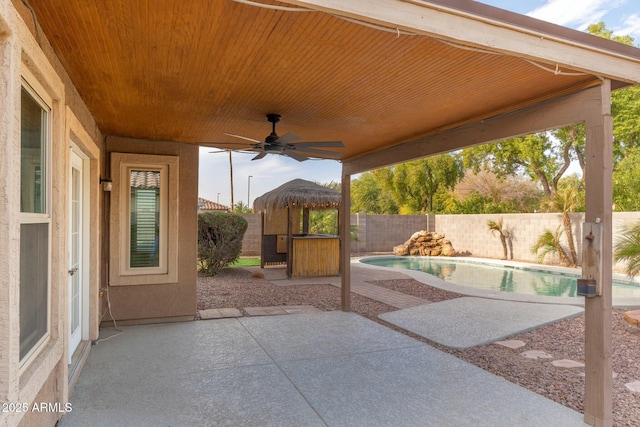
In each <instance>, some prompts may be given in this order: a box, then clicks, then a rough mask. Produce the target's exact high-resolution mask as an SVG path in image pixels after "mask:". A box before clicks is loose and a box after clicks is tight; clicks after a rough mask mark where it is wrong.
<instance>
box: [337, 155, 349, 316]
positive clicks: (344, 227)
mask: <svg viewBox="0 0 640 427" xmlns="http://www.w3.org/2000/svg"><path fill="white" fill-rule="evenodd" d="M341 190H342V200H341V201H340V209H339V211H338V217H339V219H340V220H339V223H340V224H339V226H340V273H341V276H340V277H341V287H340V289H341V292H340V307H341V309H342V311H351V215H350V211H351V175H348V174H347V173H345V169H344V166H343V167H342V184H341Z"/></svg>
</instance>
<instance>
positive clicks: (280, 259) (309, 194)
mask: <svg viewBox="0 0 640 427" xmlns="http://www.w3.org/2000/svg"><path fill="white" fill-rule="evenodd" d="M341 199H342V195H341V193H340V191H338V190H334V189H332V188H328V187H325V186H322V185H318V184H316V183H314V182H311V181H306V180H304V179H294V180H292V181H289V182H287V183H285V184H282V185H281V186H280V187H278V188H276V189H274V190H272V191H269V192H268V193H265V194H263V195H262V196H260V197H258V198H256V199H255V201H254V202H253V211H254V212H261V213H262V257H261V266H262V267H263V268H264V266H265V265H273V264H282V263H286V265H287V277H289V278H291V277H313V276H329V275H332V276H335V275H338V274H339V251H340V239H339V237H338V236H328V235H310V234H309V211H310V210H312V209H313V210H323V209H336V210H337V209H338V208H339V207H340V201H341ZM301 214H302V221H300V220H299V219H300V215H301ZM339 220H340V219H339Z"/></svg>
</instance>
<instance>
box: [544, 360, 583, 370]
mask: <svg viewBox="0 0 640 427" xmlns="http://www.w3.org/2000/svg"><path fill="white" fill-rule="evenodd" d="M551 364H552V365H553V366H555V367H556V368H567V369H570V368H584V363H580V362H576V361H575V360H569V359H561V360H554V361H553V362H551Z"/></svg>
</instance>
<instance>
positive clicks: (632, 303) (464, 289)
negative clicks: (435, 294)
mask: <svg viewBox="0 0 640 427" xmlns="http://www.w3.org/2000/svg"><path fill="white" fill-rule="evenodd" d="M391 257H397V256H396V255H373V256H363V257H354V258H352V259H351V263H352V264H357V265H358V266H359V267H364V268H370V269H385V270H393V271H397V272H398V273H402V274H404V275H406V276H409V277H411V278H412V279H414V280H417V281H418V282H421V283H424V284H426V285H429V286H433V287H434V288H438V289H442V290H445V291H451V292H456V293H458V294H462V295H466V296H473V297H478V298H489V299H496V300H503V301H520V302H533V303H540V304H562V305H575V306H579V307H584V298H582V297H549V296H543V295H527V294H517V293H511V292H500V291H491V290H487V289H477V288H472V287H469V286H462V285H458V284H456V283H452V282H447V281H445V280H442V279H440V278H437V277H435V276H432V275H430V274H428V273H424V272H422V271H416V270H407V269H403V268H395V267H381V266H377V265H371V264H365V263H364V262H362V260H364V259H372V258H391ZM411 258H428V257H411ZM448 258H449V259H452V260H456V261H462V262H478V263H483V264H491V265H497V266H506V267H511V268H521V269H524V268H526V269H531V270H538V271H547V272H555V273H561V274H569V275H576V274H577V275H578V276H579V274H580V269H578V268H568V267H559V266H552V265H543V264H535V263H529V262H521V261H511V260H498V259H492V258H479V257H448ZM613 279H614V280H616V281H621V282H625V281H626V282H629V279H628V277H627V276H626V275H623V274H620V273H613ZM612 303H613V304H612V305H613V307H617V308H623V307H640V298H636V297H624V298H613V299H612Z"/></svg>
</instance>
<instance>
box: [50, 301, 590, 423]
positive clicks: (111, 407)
mask: <svg viewBox="0 0 640 427" xmlns="http://www.w3.org/2000/svg"><path fill="white" fill-rule="evenodd" d="M122 329H123V331H124V333H122V334H121V335H119V336H116V337H113V338H112V339H109V340H107V341H102V342H100V343H99V344H97V345H96V346H94V347H93V349H92V351H91V354H90V355H89V358H88V360H87V364H86V366H85V368H84V371H83V372H82V375H81V376H80V378H79V380H78V382H77V384H76V386H75V390H74V392H73V396H72V398H71V404H72V406H73V410H72V412H70V413H67V414H66V415H65V416H64V417H63V419H62V420H61V421H60V423H59V424H58V425H59V426H60V427H74V426H92V427H99V426H136V427H140V426H154V427H155V426H190V427H191V426H271V425H279V426H316V425H318V426H325V425H328V426H413V425H415V426H418V425H419V426H469V425H473V426H514V425H517V426H541V425H544V426H563V427H565V426H582V425H584V424H583V422H582V415H581V414H580V413H578V412H575V411H573V410H571V409H568V408H566V407H564V406H561V405H559V404H557V403H555V402H553V401H551V400H548V399H546V398H544V397H542V396H540V395H538V394H535V393H533V392H530V391H528V390H526V389H524V388H522V387H519V386H517V385H515V384H513V383H510V382H508V381H506V380H504V379H502V378H500V377H497V376H495V375H492V374H490V373H488V372H486V371H484V370H482V369H480V368H477V367H475V366H473V365H471V364H468V363H466V362H463V361H461V360H459V359H457V358H455V357H453V356H451V355H448V354H446V353H443V352H441V351H439V350H436V349H434V348H432V347H430V346H428V345H425V344H423V343H421V342H419V341H416V340H414V339H412V338H410V337H408V336H405V335H402V334H400V333H398V332H395V331H393V330H391V329H389V328H386V327H384V326H382V325H380V324H377V323H375V322H372V321H370V320H368V319H365V318H363V317H360V316H358V315H357V314H354V313H344V312H322V313H316V314H292V315H281V316H260V317H243V318H235V319H218V320H202V321H195V322H186V323H173V324H159V325H144V326H131V327H125V328H122ZM108 332H109V330H108V329H106V330H103V333H108Z"/></svg>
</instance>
